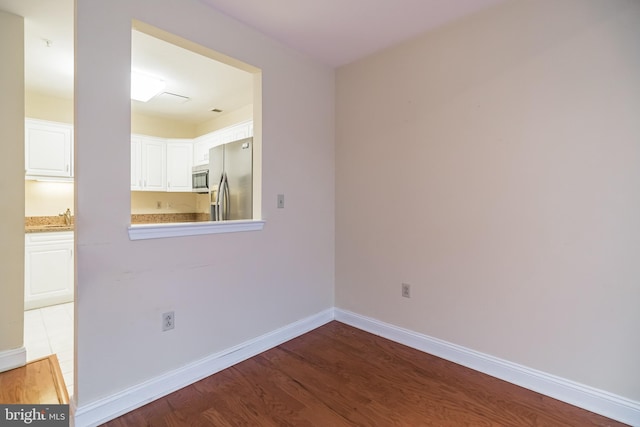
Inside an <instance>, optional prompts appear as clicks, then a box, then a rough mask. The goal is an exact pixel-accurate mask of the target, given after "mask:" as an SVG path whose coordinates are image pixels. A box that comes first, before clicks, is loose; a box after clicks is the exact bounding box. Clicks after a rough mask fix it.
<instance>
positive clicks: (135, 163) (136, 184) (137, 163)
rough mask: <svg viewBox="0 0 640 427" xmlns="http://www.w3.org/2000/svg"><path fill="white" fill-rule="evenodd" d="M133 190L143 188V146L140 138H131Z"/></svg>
mask: <svg viewBox="0 0 640 427" xmlns="http://www.w3.org/2000/svg"><path fill="white" fill-rule="evenodd" d="M131 190H133V191H140V190H142V147H141V146H140V138H134V137H132V138H131Z"/></svg>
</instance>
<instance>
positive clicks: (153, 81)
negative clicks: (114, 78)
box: [131, 71, 167, 102]
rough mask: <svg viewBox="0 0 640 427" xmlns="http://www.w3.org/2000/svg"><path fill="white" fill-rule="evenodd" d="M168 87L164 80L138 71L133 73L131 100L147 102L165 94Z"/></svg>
mask: <svg viewBox="0 0 640 427" xmlns="http://www.w3.org/2000/svg"><path fill="white" fill-rule="evenodd" d="M166 86H167V84H166V83H165V81H164V80H162V79H159V78H157V77H153V76H150V75H148V74H143V73H140V72H138V71H131V99H134V100H136V101H141V102H147V101H149V100H150V99H151V98H153V97H154V96H156V95H157V94H159V93H160V92H163V91H164V88H165V87H166Z"/></svg>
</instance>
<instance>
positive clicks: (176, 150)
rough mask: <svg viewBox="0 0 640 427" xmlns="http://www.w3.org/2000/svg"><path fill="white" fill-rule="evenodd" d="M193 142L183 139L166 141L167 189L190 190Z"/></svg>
mask: <svg viewBox="0 0 640 427" xmlns="http://www.w3.org/2000/svg"><path fill="white" fill-rule="evenodd" d="M192 165H193V144H192V143H191V142H190V141H189V142H185V141H184V140H171V139H170V140H169V142H168V143H167V191H191V167H192Z"/></svg>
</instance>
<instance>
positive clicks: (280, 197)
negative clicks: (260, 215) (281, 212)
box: [278, 194, 284, 209]
mask: <svg viewBox="0 0 640 427" xmlns="http://www.w3.org/2000/svg"><path fill="white" fill-rule="evenodd" d="M283 208H284V194H278V209H283Z"/></svg>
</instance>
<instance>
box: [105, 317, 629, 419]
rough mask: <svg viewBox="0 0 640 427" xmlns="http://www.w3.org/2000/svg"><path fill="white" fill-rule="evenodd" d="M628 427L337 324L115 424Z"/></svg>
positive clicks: (318, 330)
mask: <svg viewBox="0 0 640 427" xmlns="http://www.w3.org/2000/svg"><path fill="white" fill-rule="evenodd" d="M431 425H433V426H581V427H583V426H622V425H624V424H620V423H618V422H615V421H612V420H609V419H607V418H604V417H602V416H600V415H596V414H593V413H591V412H588V411H585V410H582V409H579V408H576V407H574V406H571V405H568V404H565V403H562V402H560V401H557V400H554V399H551V398H549V397H546V396H543V395H540V394H537V393H534V392H532V391H529V390H526V389H523V388H521V387H518V386H515V385H513V384H509V383H506V382H504V381H501V380H498V379H496V378H492V377H489V376H487V375H484V374H481V373H479V372H476V371H473V370H471V369H467V368H464V367H462V366H460V365H456V364H454V363H451V362H447V361H445V360H443V359H439V358H437V357H434V356H430V355H428V354H424V353H422V352H419V351H417V350H414V349H411V348H409V347H405V346H403V345H400V344H397V343H394V342H392V341H388V340H386V339H383V338H380V337H377V336H375V335H371V334H368V333H366V332H363V331H360V330H358V329H355V328H352V327H350V326H347V325H344V324H342V323H339V322H331V323H329V324H327V325H324V326H322V327H320V328H318V329H316V330H314V331H312V332H310V333H307V334H305V335H303V336H301V337H298V338H296V339H293V340H291V341H289V342H286V343H284V344H282V345H280V346H278V347H276V348H273V349H271V350H269V351H266V352H264V353H262V354H260V355H258V356H255V357H253V358H251V359H249V360H246V361H244V362H242V363H239V364H237V365H235V366H233V367H231V368H229V369H226V370H224V371H222V372H219V373H217V374H215V375H212V376H210V377H208V378H205V379H204V380H202V381H199V382H197V383H195V384H192V385H190V386H188V387H185V388H183V389H181V390H178V391H177V392H175V393H172V394H170V395H168V396H166V397H164V398H162V399H159V400H157V401H155V402H152V403H150V404H148V405H146V406H143V407H141V408H139V409H137V410H135V411H133V412H130V413H129V414H126V415H124V416H122V417H120V418H117V419H115V420H112V421H110V422H109V423H107V424H106V426H107V427H125V426H126V427H131V426H278V427H280V426H295V427H305V426H320V427H339V426H376V427H377V426H385V427H386V426H431Z"/></svg>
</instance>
